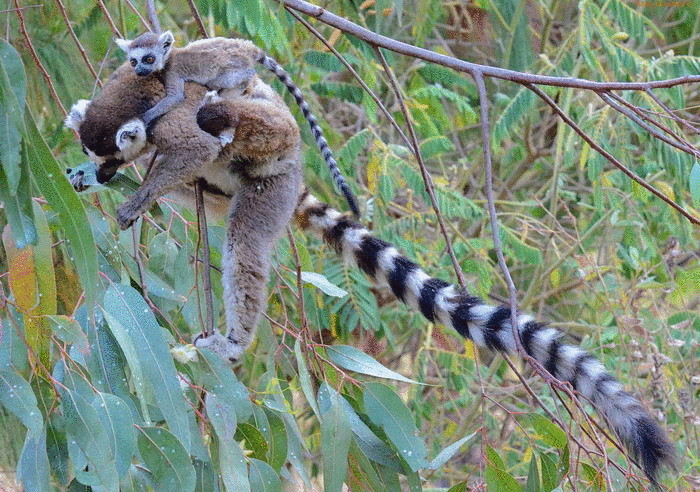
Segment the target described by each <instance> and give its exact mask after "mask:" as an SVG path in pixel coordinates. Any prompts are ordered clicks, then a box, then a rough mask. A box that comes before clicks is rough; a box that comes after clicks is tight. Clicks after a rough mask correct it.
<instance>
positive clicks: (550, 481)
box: [540, 453, 583, 492]
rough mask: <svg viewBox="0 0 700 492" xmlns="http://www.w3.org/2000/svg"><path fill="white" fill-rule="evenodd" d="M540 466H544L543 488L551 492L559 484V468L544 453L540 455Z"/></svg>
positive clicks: (545, 491)
mask: <svg viewBox="0 0 700 492" xmlns="http://www.w3.org/2000/svg"><path fill="white" fill-rule="evenodd" d="M540 464H541V465H542V488H543V490H544V492H550V491H551V490H553V489H554V488H555V487H556V486H557V484H558V483H559V478H558V476H557V466H556V464H555V463H554V461H552V459H551V458H550V457H549V456H547V455H546V454H544V453H543V454H541V455H540ZM582 464H583V463H582Z"/></svg>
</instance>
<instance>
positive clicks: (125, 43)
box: [114, 39, 131, 53]
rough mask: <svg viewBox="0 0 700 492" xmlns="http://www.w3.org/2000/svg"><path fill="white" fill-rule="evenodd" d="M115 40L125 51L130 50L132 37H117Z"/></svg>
mask: <svg viewBox="0 0 700 492" xmlns="http://www.w3.org/2000/svg"><path fill="white" fill-rule="evenodd" d="M114 42H115V43H117V46H119V47H120V48H121V50H122V51H123V52H124V53H128V52H129V45H130V44H131V40H130V39H115V40H114Z"/></svg>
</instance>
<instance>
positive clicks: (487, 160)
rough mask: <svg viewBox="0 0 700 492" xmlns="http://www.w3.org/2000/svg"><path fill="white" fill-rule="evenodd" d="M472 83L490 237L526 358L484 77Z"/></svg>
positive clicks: (519, 345)
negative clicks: (504, 240) (496, 186)
mask: <svg viewBox="0 0 700 492" xmlns="http://www.w3.org/2000/svg"><path fill="white" fill-rule="evenodd" d="M474 82H475V83H476V88H477V90H478V91H479V110H480V112H481V144H482V147H483V152H484V168H485V170H486V203H487V209H488V211H489V219H490V221H491V236H492V237H493V247H494V249H495V250H496V257H497V258H498V266H499V267H500V268H501V271H502V272H503V276H504V277H505V279H506V285H507V286H508V297H509V300H510V323H511V331H512V332H513V340H514V341H515V347H516V350H517V351H518V353H519V354H520V355H521V356H523V357H525V358H527V356H528V354H527V352H525V349H524V348H523V344H522V342H521V340H520V332H519V331H518V291H517V290H516V288H515V284H514V283H513V277H511V276H510V270H508V265H506V259H505V258H504V256H503V246H502V245H501V235H500V226H499V224H498V214H497V213H496V205H495V203H494V200H495V198H494V194H493V164H492V162H491V130H490V128H489V126H490V124H489V106H488V105H489V100H488V94H487V93H486V84H485V83H484V75H483V74H482V73H481V72H476V73H474Z"/></svg>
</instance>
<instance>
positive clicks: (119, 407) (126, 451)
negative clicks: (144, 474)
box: [92, 392, 136, 477]
mask: <svg viewBox="0 0 700 492" xmlns="http://www.w3.org/2000/svg"><path fill="white" fill-rule="evenodd" d="M92 406H93V408H94V409H95V410H96V411H97V417H98V418H99V419H100V422H101V423H102V427H103V428H104V429H105V430H106V431H107V435H108V436H109V443H110V446H111V448H112V452H113V453H114V459H115V462H116V467H117V473H118V474H119V476H120V477H122V476H124V474H125V473H126V472H127V470H128V469H129V466H131V457H132V456H133V455H134V454H135V453H136V432H135V431H134V421H133V419H132V417H131V411H130V410H129V406H128V405H127V404H126V403H125V402H124V400H122V399H121V398H119V397H118V396H115V395H111V394H109V393H100V392H98V393H97V394H96V395H95V399H94V400H92Z"/></svg>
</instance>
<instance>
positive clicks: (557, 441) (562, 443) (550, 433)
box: [527, 413, 568, 449]
mask: <svg viewBox="0 0 700 492" xmlns="http://www.w3.org/2000/svg"><path fill="white" fill-rule="evenodd" d="M527 420H528V421H529V422H530V425H531V426H532V427H533V428H534V429H535V432H537V437H539V438H540V439H541V440H543V441H544V442H545V443H547V444H548V445H550V446H554V447H555V448H559V449H564V448H565V447H566V444H567V442H568V440H567V438H566V432H564V431H563V430H562V429H561V428H560V427H559V426H558V425H557V424H555V423H554V422H552V421H551V420H549V419H548V418H547V417H545V416H543V415H540V414H538V413H531V414H529V415H528V416H527Z"/></svg>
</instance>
